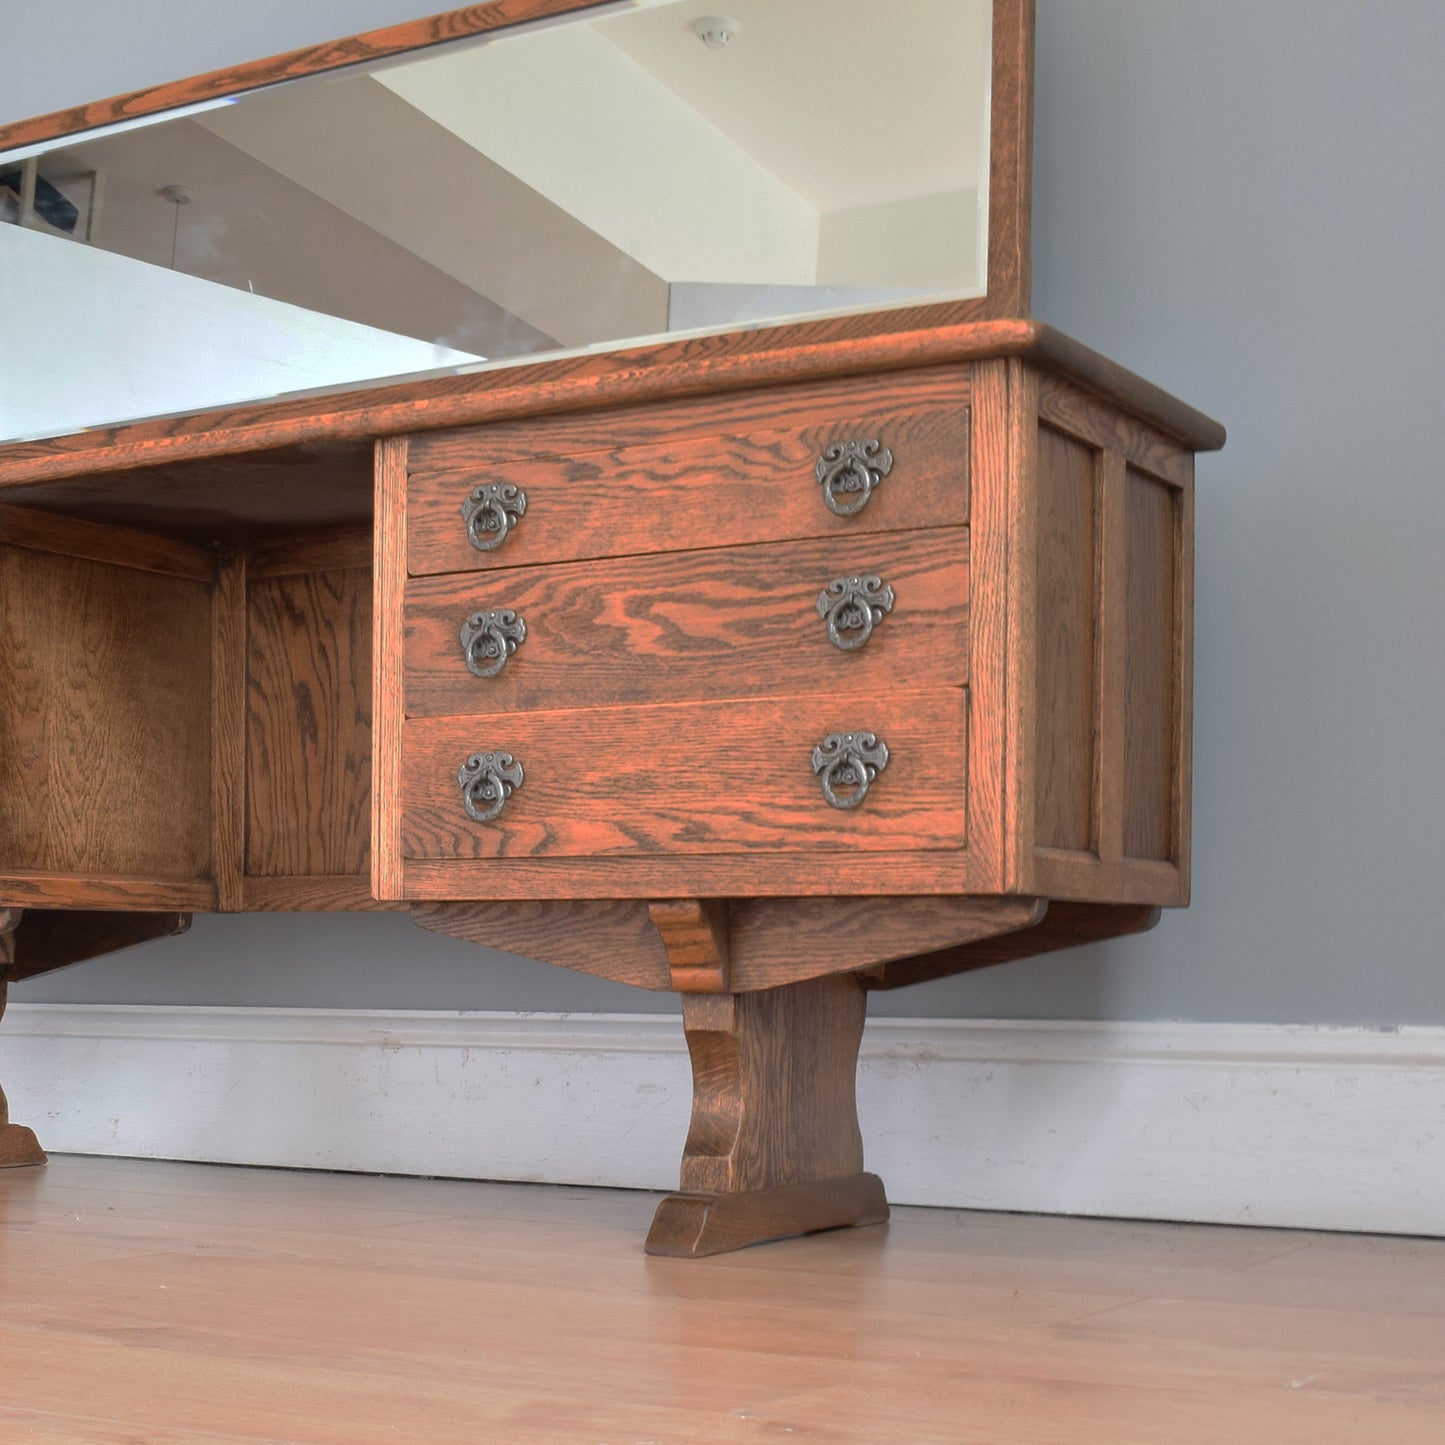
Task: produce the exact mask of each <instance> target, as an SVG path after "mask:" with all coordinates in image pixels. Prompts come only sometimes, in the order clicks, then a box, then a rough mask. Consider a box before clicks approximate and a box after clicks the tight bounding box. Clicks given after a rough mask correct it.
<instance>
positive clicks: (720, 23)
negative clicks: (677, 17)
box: [692, 15, 738, 50]
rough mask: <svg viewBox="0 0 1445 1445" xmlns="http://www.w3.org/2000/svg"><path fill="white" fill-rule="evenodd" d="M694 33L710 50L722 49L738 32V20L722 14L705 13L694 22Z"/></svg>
mask: <svg viewBox="0 0 1445 1445" xmlns="http://www.w3.org/2000/svg"><path fill="white" fill-rule="evenodd" d="M692 33H693V34H694V35H696V36H697V38H698V39H699V40H701V41H702V43H703V44H704V45H706V46H707V48H708V49H709V50H722V49H723V48H724V47H725V46H726V45H727V43H728V42H729V41H730V40H731V39H732V38H733V37H734V36H735V35H736V34H737V33H738V22H737V21H736V20H728V19H726V18H725V17H724V16H721V15H704V16H702V18H701V19H698V20H694V21H693V22H692Z"/></svg>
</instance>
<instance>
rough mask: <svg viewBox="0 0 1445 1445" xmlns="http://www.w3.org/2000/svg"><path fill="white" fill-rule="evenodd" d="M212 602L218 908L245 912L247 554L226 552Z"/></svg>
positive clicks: (214, 856) (213, 822)
mask: <svg viewBox="0 0 1445 1445" xmlns="http://www.w3.org/2000/svg"><path fill="white" fill-rule="evenodd" d="M218 561H219V574H218V577H217V581H216V587H215V591H214V592H213V594H212V597H211V876H212V878H214V879H215V882H216V906H217V907H218V908H219V909H221V911H222V912H226V913H233V912H235V911H236V910H238V909H239V908H240V907H241V906H242V900H241V878H242V875H243V874H244V873H245V871H246V792H247V776H246V673H247V666H246V657H247V636H246V627H247V616H246V613H247V608H246V578H247V570H246V561H247V559H246V554H245V553H244V552H243V551H241V550H240V549H238V548H234V547H226V548H225V549H223V551H222V553H221V554H220V556H219V558H218Z"/></svg>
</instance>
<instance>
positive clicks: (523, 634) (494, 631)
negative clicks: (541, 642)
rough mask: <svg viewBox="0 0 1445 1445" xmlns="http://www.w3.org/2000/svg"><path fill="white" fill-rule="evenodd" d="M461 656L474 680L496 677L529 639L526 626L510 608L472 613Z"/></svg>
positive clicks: (464, 633)
mask: <svg viewBox="0 0 1445 1445" xmlns="http://www.w3.org/2000/svg"><path fill="white" fill-rule="evenodd" d="M461 637H462V656H463V658H465V659H466V664H467V671H468V672H469V673H471V675H472V676H473V677H495V676H496V675H497V674H498V673H499V672H500V671H501V670H502V669H503V668H504V667H505V666H506V665H507V662H508V660H509V659H510V658H511V656H512V654H513V653H514V652H515V651H516V650H517V649H518V648H519V647H520V646H521V645H522V644H523V643H524V642H525V641H526V640H527V624H526V622H525V620H524V619H523V618H522V615H521V613H519V612H514V611H512V609H511V608H510V607H498V608H494V609H488V610H487V611H484V612H473V613H472V615H471V616H470V617H469V618H467V620H466V621H465V622H464V623H462V633H461Z"/></svg>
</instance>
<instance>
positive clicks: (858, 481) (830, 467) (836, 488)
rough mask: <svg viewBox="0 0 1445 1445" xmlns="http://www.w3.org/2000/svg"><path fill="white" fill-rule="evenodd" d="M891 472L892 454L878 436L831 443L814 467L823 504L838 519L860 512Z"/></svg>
mask: <svg viewBox="0 0 1445 1445" xmlns="http://www.w3.org/2000/svg"><path fill="white" fill-rule="evenodd" d="M892 470H893V453H892V452H890V451H889V450H888V448H887V447H885V446H884V445H883V443H882V442H881V441H879V440H878V438H877V437H856V438H853V439H851V440H849V441H842V442H834V443H833V444H832V445H831V446H829V447H826V448H825V449H824V451H823V455H822V456H820V457H819V458H818V462H817V465H816V466H815V467H814V468H813V471H814V473H815V474H816V476H817V478H818V480H819V482H821V483H822V486H823V502H824V505H825V506H826V507H827V508H828V510H829V511H830V512H832V513H834V514H835V515H837V516H839V517H852V516H855V515H856V514H857V513H859V512H861V511H862V510H863V508H864V507H866V506H867V505H868V500H869V498H870V497H872V495H873V492H874V489H875V488H876V487H877V486H878V484H879V482H881V481H882V480H883V478H884V477H886V476H887V475H888V473H889V472H891V471H892Z"/></svg>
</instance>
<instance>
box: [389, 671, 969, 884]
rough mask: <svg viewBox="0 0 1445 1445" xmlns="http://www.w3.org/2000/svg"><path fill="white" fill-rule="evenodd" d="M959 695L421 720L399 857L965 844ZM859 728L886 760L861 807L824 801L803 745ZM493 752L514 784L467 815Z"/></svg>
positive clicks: (412, 741) (406, 751)
mask: <svg viewBox="0 0 1445 1445" xmlns="http://www.w3.org/2000/svg"><path fill="white" fill-rule="evenodd" d="M966 703H967V693H966V691H965V690H964V689H962V688H938V689H931V690H928V691H916V692H902V691H900V692H895V693H892V694H890V695H889V696H888V697H887V698H885V699H877V700H875V699H870V698H867V697H859V696H856V695H855V696H831V697H816V696H812V697H803V698H763V699H752V700H748V701H743V702H711V703H684V704H674V705H667V706H654V707H638V708H593V709H586V710H582V709H579V710H576V711H565V712H547V713H528V714H513V715H510V716H508V715H497V716H494V717H477V718H426V719H415V720H412V721H410V722H408V723H406V725H405V727H404V730H403V734H402V850H403V852H404V854H405V856H406V857H408V858H505V857H536V858H543V857H588V856H595V855H617V856H627V855H634V856H636V855H649V854H652V855H657V854H704V853H733V852H743V851H750V850H760V851H767V852H779V853H797V852H805V851H808V850H812V849H821V850H828V851H833V852H836V851H838V850H846V849H850V848H858V849H864V850H867V851H870V852H888V851H903V850H906V851H918V850H923V849H947V848H961V847H963V845H964V770H965V757H966V749H965V739H964V731H965V716H966V710H967V709H966ZM860 731H867V732H872V733H875V734H877V736H878V738H880V739H881V740H882V741H883V742H884V743H886V744H887V748H888V761H887V765H886V766H885V767H884V768H883V769H882V770H881V771H880V772H879V773H878V774H877V776H876V778H875V779H874V781H873V782H872V784H871V785H870V787H869V789H868V793H867V796H866V797H865V798H864V799H863V801H862V803H861V805H860V806H857V807H854V808H849V809H846V810H844V809H840V808H836V807H833V806H830V804H829V803H828V801H827V800H826V798H825V797H824V793H823V788H822V785H821V782H820V778H819V776H818V774H816V773H815V771H814V767H813V761H812V759H813V749H814V748H815V747H816V746H817V745H818V744H819V743H821V742H822V741H823V740H824V739H825V738H826V737H828V736H829V735H830V734H833V733H846V732H860ZM503 751H504V752H506V753H510V754H511V755H512V757H513V758H514V759H515V761H516V763H518V764H520V765H521V767H522V770H523V773H522V781H521V783H520V785H518V786H517V787H516V789H515V791H514V792H513V793H512V794H511V796H510V797H508V798H507V800H506V802H505V805H504V806H503V808H502V810H501V812H500V814H499V815H498V816H497V817H495V818H494V819H492V820H491V821H488V822H474V821H473V820H472V819H471V818H469V817H468V816H467V812H466V808H465V805H464V802H463V798H462V790H461V786H460V785H459V783H458V779H457V773H458V769H459V768H460V767H461V765H462V764H463V763H464V762H465V761H466V759H467V758H468V757H469V756H471V755H473V754H476V753H479V752H503ZM839 791H840V792H846V791H847V790H846V789H844V788H840V789H839Z"/></svg>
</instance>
